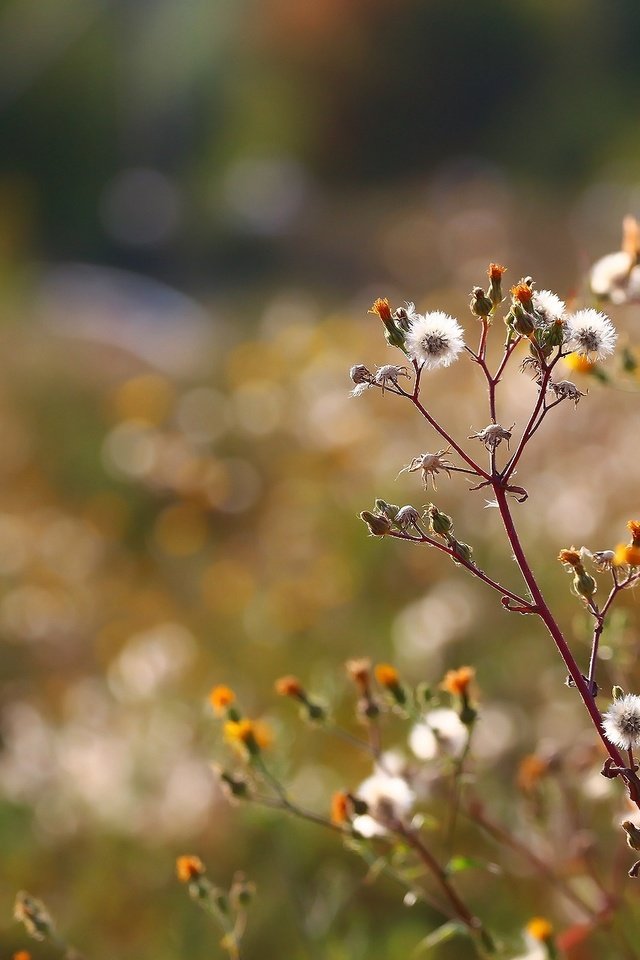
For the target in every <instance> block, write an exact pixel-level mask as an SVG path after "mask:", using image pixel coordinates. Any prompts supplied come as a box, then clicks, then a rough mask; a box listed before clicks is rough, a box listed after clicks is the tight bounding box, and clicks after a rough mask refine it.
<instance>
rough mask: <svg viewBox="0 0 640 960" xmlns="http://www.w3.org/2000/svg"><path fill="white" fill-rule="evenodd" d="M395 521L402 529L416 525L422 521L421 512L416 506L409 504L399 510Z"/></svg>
mask: <svg viewBox="0 0 640 960" xmlns="http://www.w3.org/2000/svg"><path fill="white" fill-rule="evenodd" d="M394 522H395V524H396V526H398V527H400V529H401V530H406V529H407V528H408V527H415V526H417V525H418V524H419V523H420V514H419V513H418V511H417V510H416V508H415V507H412V506H411V504H407V505H406V506H404V507H401V508H400V509H399V510H398V512H397V513H396V518H395V521H394Z"/></svg>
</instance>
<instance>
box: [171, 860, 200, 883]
mask: <svg viewBox="0 0 640 960" xmlns="http://www.w3.org/2000/svg"><path fill="white" fill-rule="evenodd" d="M204 871H205V867H204V863H203V862H202V860H201V859H200V857H196V856H195V855H194V854H183V855H182V856H181V857H178V859H177V860H176V874H177V875H178V880H179V881H180V883H189V882H190V881H191V880H195V879H196V877H201V876H202V874H203V873H204Z"/></svg>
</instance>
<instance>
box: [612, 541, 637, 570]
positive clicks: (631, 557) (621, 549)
mask: <svg viewBox="0 0 640 960" xmlns="http://www.w3.org/2000/svg"><path fill="white" fill-rule="evenodd" d="M613 565H614V567H623V566H629V567H638V566H640V547H634V546H633V544H625V543H620V544H618V546H617V547H616V552H615V554H614V557H613Z"/></svg>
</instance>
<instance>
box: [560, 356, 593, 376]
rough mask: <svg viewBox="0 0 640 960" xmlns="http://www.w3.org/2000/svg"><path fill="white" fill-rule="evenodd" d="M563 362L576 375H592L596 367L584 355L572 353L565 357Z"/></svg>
mask: <svg viewBox="0 0 640 960" xmlns="http://www.w3.org/2000/svg"><path fill="white" fill-rule="evenodd" d="M563 360H564V362H565V364H566V365H567V366H568V367H569V370H573V371H574V372H575V373H591V371H592V370H593V368H594V367H595V363H593V361H591V360H589V358H588V357H585V355H584V354H582V353H570V354H568V355H567V356H566V357H563Z"/></svg>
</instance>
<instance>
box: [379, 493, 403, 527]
mask: <svg viewBox="0 0 640 960" xmlns="http://www.w3.org/2000/svg"><path fill="white" fill-rule="evenodd" d="M374 509H375V511H376V513H379V514H381V515H382V516H383V517H386V518H387V520H391V521H392V522H393V521H394V520H395V519H396V516H397V515H398V513H399V511H400V507H399V506H398V504H397V503H387V501H386V500H381V499H380V498H379V497H378V498H377V499H376V502H375V504H374Z"/></svg>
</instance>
